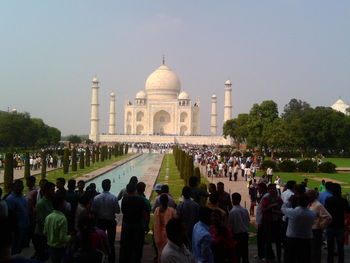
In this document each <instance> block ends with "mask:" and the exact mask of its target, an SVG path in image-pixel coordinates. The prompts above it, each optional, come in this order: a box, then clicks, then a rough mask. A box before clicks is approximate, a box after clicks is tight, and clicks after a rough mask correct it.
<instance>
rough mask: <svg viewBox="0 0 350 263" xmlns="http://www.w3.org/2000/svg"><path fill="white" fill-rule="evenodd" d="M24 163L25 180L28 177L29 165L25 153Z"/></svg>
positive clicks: (27, 155) (27, 153)
mask: <svg viewBox="0 0 350 263" xmlns="http://www.w3.org/2000/svg"><path fill="white" fill-rule="evenodd" d="M24 158H25V161H24V178H25V179H26V180H27V179H28V178H29V176H30V163H29V159H30V157H29V152H26V153H25V157H24Z"/></svg>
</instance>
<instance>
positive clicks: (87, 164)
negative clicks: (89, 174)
mask: <svg viewBox="0 0 350 263" xmlns="http://www.w3.org/2000/svg"><path fill="white" fill-rule="evenodd" d="M90 158H91V153H90V148H89V146H86V156H85V164H86V167H89V166H90Z"/></svg>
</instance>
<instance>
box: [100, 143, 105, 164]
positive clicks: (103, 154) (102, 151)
mask: <svg viewBox="0 0 350 263" xmlns="http://www.w3.org/2000/svg"><path fill="white" fill-rule="evenodd" d="M104 160H105V146H104V145H103V146H102V147H101V162H103V161H104Z"/></svg>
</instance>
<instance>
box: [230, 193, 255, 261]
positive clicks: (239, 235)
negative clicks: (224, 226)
mask: <svg viewBox="0 0 350 263" xmlns="http://www.w3.org/2000/svg"><path fill="white" fill-rule="evenodd" d="M241 199H242V197H241V195H240V194H239V193H233V194H232V203H233V207H232V209H231V211H230V213H229V217H228V227H229V228H231V230H232V233H233V239H234V240H236V241H237V257H238V262H241V260H242V262H243V263H248V262H249V257H248V239H249V236H248V229H249V222H250V218H249V213H248V210H247V209H245V208H243V207H242V206H241V205H240V203H241Z"/></svg>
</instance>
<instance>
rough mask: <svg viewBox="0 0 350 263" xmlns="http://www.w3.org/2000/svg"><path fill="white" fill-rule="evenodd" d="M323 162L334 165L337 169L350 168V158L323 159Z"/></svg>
mask: <svg viewBox="0 0 350 263" xmlns="http://www.w3.org/2000/svg"><path fill="white" fill-rule="evenodd" d="M322 161H323V162H331V163H334V164H335V165H336V166H337V167H350V158H323V159H322Z"/></svg>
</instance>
